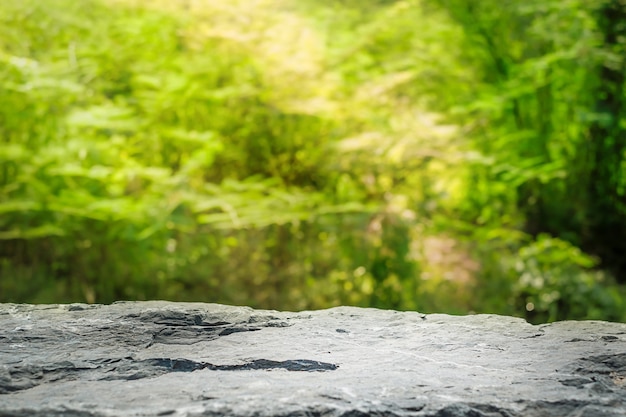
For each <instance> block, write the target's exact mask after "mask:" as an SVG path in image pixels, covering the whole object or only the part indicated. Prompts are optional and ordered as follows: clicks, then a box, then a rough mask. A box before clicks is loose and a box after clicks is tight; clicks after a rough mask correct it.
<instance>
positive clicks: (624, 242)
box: [0, 0, 626, 322]
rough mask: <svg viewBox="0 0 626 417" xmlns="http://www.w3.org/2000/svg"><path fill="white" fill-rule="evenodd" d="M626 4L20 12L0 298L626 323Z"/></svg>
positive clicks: (0, 169)
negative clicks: (349, 308) (344, 308)
mask: <svg viewBox="0 0 626 417" xmlns="http://www.w3.org/2000/svg"><path fill="white" fill-rule="evenodd" d="M624 22H626V5H625V4H624V2H623V1H621V0H594V1H588V0H516V1H509V2H501V1H496V0H263V1H251V0H220V1H216V0H167V1H166V0H134V1H133V0H100V1H98V0H83V1H74V0H44V1H42V0H21V1H19V2H11V1H3V2H0V141H1V142H0V190H1V191H0V302H36V303H43V302H70V301H72V302H73V301H83V302H90V303H93V302H105V303H106V302H112V301H114V300H118V299H154V298H162V299H170V300H181V301H184V300H195V301H210V302H220V303H230V304H246V305H250V306H253V307H261V308H275V309H296V310H300V309H313V308H325V307H330V306H335V305H341V304H349V305H358V306H373V307H380V308H394V309H411V310H419V311H423V312H434V311H437V312H449V313H463V314H465V313H468V312H492V313H500V314H512V315H518V316H522V317H525V318H527V319H528V320H529V321H532V322H543V321H552V320H560V319H605V320H621V321H624V320H626V303H625V301H624V300H625V298H624V295H625V288H624V286H625V285H626V198H625V197H626V196H625V194H626V172H625V170H626V158H625V151H626V150H625V149H624V148H625V146H626V134H625V132H626V117H625V112H626V107H625V104H626V96H625V89H624V86H625V81H624V76H625V74H626V25H625V24H624Z"/></svg>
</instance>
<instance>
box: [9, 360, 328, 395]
mask: <svg viewBox="0 0 626 417" xmlns="http://www.w3.org/2000/svg"><path fill="white" fill-rule="evenodd" d="M337 368H339V366H338V365H336V364H333V363H327V362H320V361H314V360H310V359H289V360H285V361H274V360H269V359H255V360H251V361H248V362H245V363H242V364H235V365H215V364H212V363H209V362H197V361H193V360H190V359H172V358H149V359H139V360H138V359H135V358H133V357H130V356H128V357H125V358H107V359H95V360H90V361H86V362H85V363H84V364H81V365H75V364H74V363H72V362H69V361H63V362H58V363H54V364H50V365H45V366H37V365H25V366H20V367H12V368H10V369H8V372H6V373H5V374H4V375H0V394H8V393H11V392H15V391H21V390H26V389H30V388H33V387H35V386H37V385H41V384H44V383H50V382H57V381H67V380H76V379H80V377H81V376H82V375H83V374H88V373H89V372H93V371H96V370H97V371H98V372H99V373H106V374H109V375H107V376H105V377H104V378H98V379H99V380H104V381H111V380H137V379H143V378H151V377H156V376H160V375H163V374H166V373H170V372H194V371H198V370H202V369H207V370H210V371H253V370H266V371H271V370H275V369H284V370H287V371H293V372H326V371H334V370H335V369H337ZM87 377H88V375H87Z"/></svg>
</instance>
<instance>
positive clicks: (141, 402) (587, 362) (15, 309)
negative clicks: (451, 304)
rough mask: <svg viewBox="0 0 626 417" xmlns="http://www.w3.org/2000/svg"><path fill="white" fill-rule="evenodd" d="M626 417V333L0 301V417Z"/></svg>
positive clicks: (426, 319)
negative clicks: (158, 416)
mask: <svg viewBox="0 0 626 417" xmlns="http://www.w3.org/2000/svg"><path fill="white" fill-rule="evenodd" d="M156 415H160V416H218V415H231V416H250V417H252V416H255V417H263V416H284V417H287V416H294V417H295V416H312V417H313V416H320V417H321V416H324V417H335V416H337V417H339V416H341V417H358V416H370V415H373V416H398V417H401V416H416V417H418V416H420V417H426V416H428V417H431V416H432V417H483V416H484V417H497V416H498V417H518V416H519V417H522V416H524V417H526V416H530V417H533V416H537V417H539V416H554V417H557V416H559V417H561V416H571V417H574V416H577V417H583V416H584V417H591V416H616V417H617V416H624V415H626V324H619V323H607V322H591V321H581V322H571V321H570V322H559V323H552V324H545V325H539V326H532V325H530V324H528V323H526V322H525V321H523V320H521V319H517V318H511V317H504V316H494V315H475V316H448V315H442V314H431V315H424V314H419V313H414V312H396V311H384V310H375V309H361V308H354V307H339V308H333V309H329V310H322V311H311V312H300V313H290V312H276V311H261V310H253V309H250V308H247V307H230V306H223V305H216V304H200V303H170V302H162V301H151V302H119V303H114V304H112V305H84V304H71V305H18V304H0V416H77V417H78V416H80V417H82V416H92V417H99V416H156Z"/></svg>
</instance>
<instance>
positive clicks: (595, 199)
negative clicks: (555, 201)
mask: <svg viewBox="0 0 626 417" xmlns="http://www.w3.org/2000/svg"><path fill="white" fill-rule="evenodd" d="M598 26H599V28H600V29H601V30H602V32H603V35H604V51H605V58H604V60H603V62H602V66H601V68H600V70H599V78H600V79H599V83H598V88H597V91H596V93H595V97H597V102H596V108H595V112H596V114H597V117H596V120H595V121H594V122H593V123H592V125H591V126H590V130H589V133H590V137H589V141H590V142H589V148H588V150H589V151H590V152H589V155H587V156H588V158H590V160H591V166H592V169H591V173H590V182H589V189H588V190H587V192H588V194H589V200H588V201H589V203H588V207H587V221H588V225H589V226H588V230H587V231H586V232H585V231H583V243H584V246H585V249H587V250H589V251H591V252H593V253H596V254H597V255H598V256H600V258H601V259H602V263H603V266H605V267H607V268H608V269H609V270H611V271H612V272H613V273H614V274H615V275H616V278H617V279H618V281H620V282H626V256H625V254H626V200H625V197H626V189H625V185H626V184H625V181H626V176H625V175H624V174H625V173H624V169H625V168H626V166H625V163H626V161H625V158H624V152H625V150H626V149H625V148H626V125H625V124H624V121H625V120H624V117H625V116H626V115H625V111H624V110H625V109H624V93H625V91H624V83H625V77H624V75H625V72H626V65H625V64H626V58H625V54H626V1H624V0H609V1H607V2H606V4H605V5H604V6H603V7H602V8H601V9H600V10H599V15H598Z"/></svg>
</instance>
